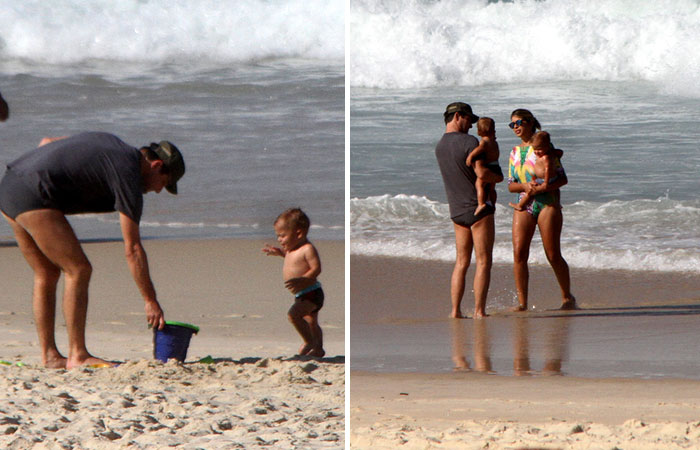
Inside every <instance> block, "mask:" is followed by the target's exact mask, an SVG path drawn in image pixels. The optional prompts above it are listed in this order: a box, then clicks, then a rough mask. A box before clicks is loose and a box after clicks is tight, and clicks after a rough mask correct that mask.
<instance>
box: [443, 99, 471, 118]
mask: <svg viewBox="0 0 700 450" xmlns="http://www.w3.org/2000/svg"><path fill="white" fill-rule="evenodd" d="M452 113H460V114H461V115H463V116H467V117H469V119H470V120H471V122H472V123H476V121H477V120H479V116H477V115H476V114H474V113H473V112H472V107H471V106H469V105H468V104H466V103H462V102H455V103H450V104H449V105H447V108H446V109H445V116H447V114H452Z"/></svg>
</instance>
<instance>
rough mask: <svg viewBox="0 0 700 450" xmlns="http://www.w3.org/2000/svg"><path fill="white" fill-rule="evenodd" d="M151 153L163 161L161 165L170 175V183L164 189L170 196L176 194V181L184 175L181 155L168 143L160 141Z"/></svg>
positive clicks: (183, 162) (183, 161) (173, 145)
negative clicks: (154, 153)
mask: <svg viewBox="0 0 700 450" xmlns="http://www.w3.org/2000/svg"><path fill="white" fill-rule="evenodd" d="M153 151H154V152H156V154H157V155H158V157H159V158H160V159H161V161H163V165H164V166H165V167H167V168H168V173H169V174H170V183H169V184H168V185H167V186H165V189H167V190H168V192H170V193H171V194H177V181H178V180H179V179H180V178H182V176H183V175H184V174H185V160H183V159H182V153H180V150H178V148H177V147H175V144H173V143H172V142H169V141H160V142H159V143H158V147H155V148H153Z"/></svg>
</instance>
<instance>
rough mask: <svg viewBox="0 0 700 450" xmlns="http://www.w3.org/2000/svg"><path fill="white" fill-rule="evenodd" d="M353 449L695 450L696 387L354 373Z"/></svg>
mask: <svg viewBox="0 0 700 450" xmlns="http://www.w3.org/2000/svg"><path fill="white" fill-rule="evenodd" d="M350 378H351V383H350V392H351V397H350V398H351V403H350V427H351V432H350V442H351V448H354V449H394V448H405V449H447V448H450V449H458V448H459V449H484V448H488V449H494V448H496V449H613V448H619V449H677V448H684V449H697V448H700V382H697V381H690V380H640V379H581V378H574V377H523V378H520V377H504V376H495V375H484V374H477V373H466V374H465V373H454V374H441V375H426V374H376V373H362V372H352V373H351V377H350Z"/></svg>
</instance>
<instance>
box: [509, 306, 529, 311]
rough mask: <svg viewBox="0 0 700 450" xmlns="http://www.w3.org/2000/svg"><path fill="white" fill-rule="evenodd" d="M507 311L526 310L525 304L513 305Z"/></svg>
mask: <svg viewBox="0 0 700 450" xmlns="http://www.w3.org/2000/svg"><path fill="white" fill-rule="evenodd" d="M508 311H510V312H524V311H527V305H525V306H523V305H518V306H513V307H512V308H510V309H509V310H508Z"/></svg>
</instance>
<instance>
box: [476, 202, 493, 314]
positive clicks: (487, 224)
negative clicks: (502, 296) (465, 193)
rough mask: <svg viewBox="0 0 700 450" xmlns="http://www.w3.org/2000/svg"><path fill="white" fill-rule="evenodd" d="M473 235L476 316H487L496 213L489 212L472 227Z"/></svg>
mask: <svg viewBox="0 0 700 450" xmlns="http://www.w3.org/2000/svg"><path fill="white" fill-rule="evenodd" d="M471 235H472V240H473V245H474V253H475V255H476V273H475V274H474V318H475V319H480V318H482V317H486V297H487V296H488V293H489V285H490V284H491V266H492V265H493V242H494V239H495V236H496V227H495V225H494V215H493V214H489V215H488V216H486V217H484V218H483V219H481V220H479V221H478V222H476V223H475V224H474V225H472V227H471Z"/></svg>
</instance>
